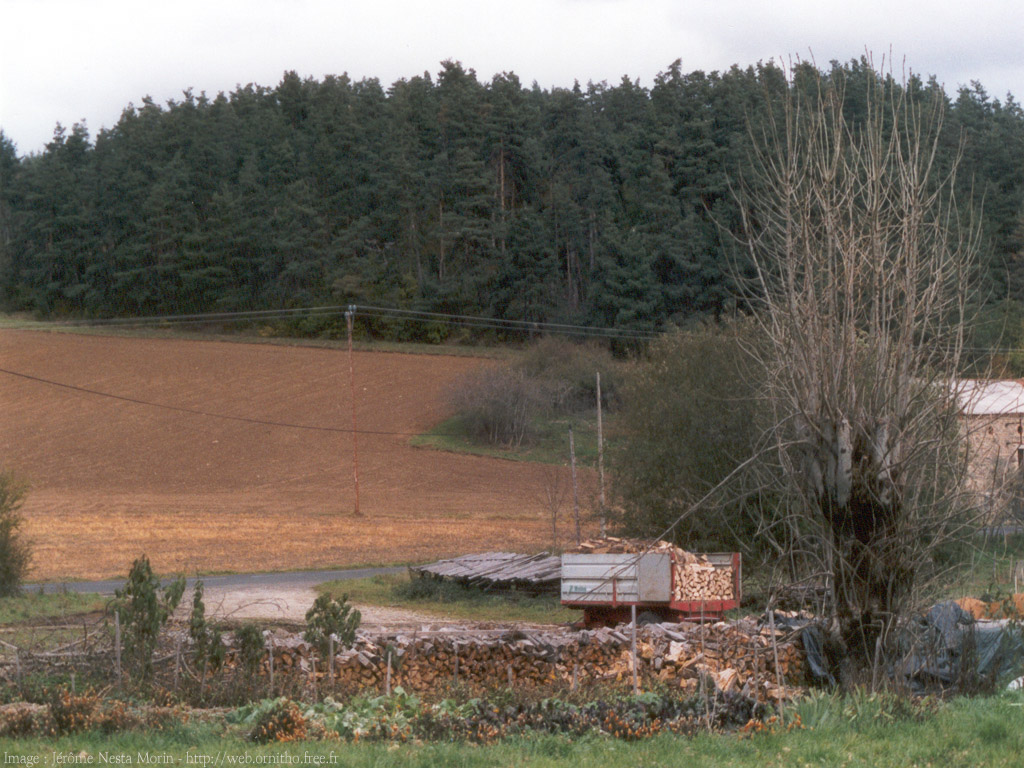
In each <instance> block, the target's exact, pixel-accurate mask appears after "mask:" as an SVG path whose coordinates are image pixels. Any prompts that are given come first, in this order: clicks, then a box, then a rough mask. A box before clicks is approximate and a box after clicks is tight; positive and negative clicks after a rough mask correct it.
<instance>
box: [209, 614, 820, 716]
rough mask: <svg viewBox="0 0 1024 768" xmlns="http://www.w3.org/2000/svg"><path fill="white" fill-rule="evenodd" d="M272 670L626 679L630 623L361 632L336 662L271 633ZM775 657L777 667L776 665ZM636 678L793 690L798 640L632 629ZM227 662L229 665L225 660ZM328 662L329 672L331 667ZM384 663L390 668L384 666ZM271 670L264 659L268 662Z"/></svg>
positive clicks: (346, 678)
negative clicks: (537, 628) (378, 633)
mask: <svg viewBox="0 0 1024 768" xmlns="http://www.w3.org/2000/svg"><path fill="white" fill-rule="evenodd" d="M268 640H269V644H270V647H271V648H272V652H273V657H274V669H275V672H276V673H277V674H288V673H298V674H303V675H307V676H311V677H312V676H315V679H317V680H318V681H323V682H330V675H331V674H332V673H333V676H334V683H335V684H337V685H339V686H341V687H344V688H348V689H352V690H378V691H382V690H383V689H384V688H385V685H386V682H385V681H386V680H388V679H390V683H391V685H393V686H397V685H401V686H402V687H403V688H405V689H406V690H409V691H415V692H427V691H431V690H436V689H437V687H438V686H440V685H444V684H447V683H466V684H469V685H475V686H480V687H481V688H493V687H496V686H506V685H508V686H524V685H545V684H550V683H554V682H558V681H562V682H564V683H569V684H573V683H575V684H578V685H586V684H588V683H608V684H615V683H619V684H623V685H631V684H632V679H633V654H632V651H631V630H630V628H629V627H628V626H620V627H618V628H616V629H611V628H600V629H596V630H593V631H581V632H573V631H568V630H565V631H560V630H551V631H543V632H530V633H524V632H509V631H486V630H470V629H458V628H456V629H450V630H444V631H436V632H425V633H422V634H409V635H387V636H372V637H371V636H368V635H363V634H360V635H359V636H358V638H357V640H356V643H355V646H354V647H353V648H351V649H347V650H345V651H342V652H340V653H338V654H337V655H336V656H335V659H334V663H333V665H331V664H329V662H328V661H325V660H322V659H318V658H316V657H315V652H314V650H313V649H312V647H311V646H310V645H309V644H307V643H305V642H304V641H303V640H302V639H301V637H300V636H298V635H281V634H275V635H274V636H272V637H270V638H268ZM776 658H777V659H778V663H777V664H776ZM636 659H637V675H638V678H639V680H640V682H641V685H649V684H651V683H652V682H654V681H660V682H661V683H663V684H669V685H676V686H679V687H682V688H684V689H694V690H695V689H697V688H698V686H701V685H704V686H707V685H715V686H717V687H718V688H720V689H722V690H726V691H732V690H742V691H745V692H746V693H747V694H748V695H752V696H756V697H758V698H761V699H766V698H784V697H787V696H789V695H791V694H792V693H793V692H794V691H795V690H796V687H797V686H799V685H801V684H802V683H803V682H804V680H805V675H806V664H805V658H804V654H803V650H802V648H801V647H800V645H799V640H798V639H797V638H796V637H791V636H789V635H788V634H786V633H784V632H782V631H775V632H774V634H773V630H771V629H769V628H767V627H759V626H758V625H757V623H756V622H754V621H752V620H743V621H737V622H719V623H717V624H711V625H703V626H702V625H699V624H688V623H684V624H653V625H648V626H642V627H640V628H639V629H638V631H637V654H636ZM229 663H230V661H229ZM332 667H333V669H332ZM389 668H390V670H389ZM263 669H264V673H269V659H268V660H267V661H266V662H264V665H263Z"/></svg>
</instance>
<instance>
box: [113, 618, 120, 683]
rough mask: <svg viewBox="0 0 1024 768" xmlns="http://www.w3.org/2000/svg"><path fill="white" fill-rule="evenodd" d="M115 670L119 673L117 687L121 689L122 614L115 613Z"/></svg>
mask: <svg viewBox="0 0 1024 768" xmlns="http://www.w3.org/2000/svg"><path fill="white" fill-rule="evenodd" d="M114 669H115V671H116V672H117V687H118V688H120V687H121V612H120V611H114Z"/></svg>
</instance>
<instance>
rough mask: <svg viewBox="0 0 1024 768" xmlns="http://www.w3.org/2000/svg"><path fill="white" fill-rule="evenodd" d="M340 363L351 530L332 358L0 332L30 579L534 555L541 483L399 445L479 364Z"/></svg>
mask: <svg viewBox="0 0 1024 768" xmlns="http://www.w3.org/2000/svg"><path fill="white" fill-rule="evenodd" d="M354 359H355V371H356V378H355V380H356V411H357V420H358V426H359V429H360V430H366V431H370V432H375V433H377V434H366V433H363V434H360V435H359V437H358V439H359V471H360V474H359V480H360V507H361V513H362V514H361V515H360V516H359V517H356V516H354V515H353V514H352V510H353V506H354V504H353V502H354V494H353V476H352V435H351V434H350V433H349V432H346V431H344V430H348V429H349V428H350V427H351V423H352V422H351V418H352V417H351V401H350V398H349V377H348V356H347V353H345V352H341V351H335V350H323V349H309V348H300V347H285V346H271V345H262V344H244V343H224V342H205V341H182V340H155V339H132V338H111V337H102V336H81V335H72V334H58V333H40V332H29V331H11V330H4V331H0V369H3V370H4V371H7V373H0V414H2V416H0V464H2V466H3V467H5V468H7V469H12V470H14V471H15V472H16V473H17V474H18V475H19V476H20V477H22V478H24V479H25V480H27V481H28V482H29V483H30V485H31V491H30V493H29V495H28V498H27V500H26V503H25V506H24V513H25V517H26V532H27V534H28V536H29V537H30V538H31V539H32V540H33V541H34V544H35V557H34V568H33V571H32V573H31V574H30V577H31V578H33V579H40V580H52V579H65V578H103V577H118V576H122V575H124V574H125V573H127V570H128V568H129V566H130V564H131V562H132V560H133V559H135V558H136V557H138V556H139V555H140V554H142V553H146V554H148V555H149V557H150V559H151V560H152V561H153V564H154V567H155V568H156V569H157V570H158V571H159V572H163V573H169V572H176V571H185V572H187V573H194V572H216V571H267V570H282V569H290V568H307V567H321V566H324V567H345V566H348V565H356V564H371V563H393V562H406V561H422V560H426V559H431V558H435V557H445V556H452V555H456V554H460V553H465V552H470V551H485V550H488V549H498V548H500V549H512V550H520V551H531V550H537V549H542V548H544V547H545V546H547V545H548V543H549V541H550V522H549V520H548V519H547V517H546V513H545V512H544V511H543V509H542V505H541V503H540V502H539V498H540V497H541V494H542V490H541V489H542V487H543V483H544V480H543V474H542V471H541V468H540V467H538V466H537V465H532V464H527V463H520V462H511V461H502V460H499V459H488V458H482V457H474V456H463V455H458V454H453V453H444V452H439V451H431V450H425V449H417V448H412V447H410V446H409V444H408V443H409V438H410V437H411V436H412V435H413V434H416V433H420V432H423V431H425V430H426V429H428V428H429V427H430V426H432V425H434V424H436V423H437V422H438V421H439V420H440V419H442V418H443V417H444V416H445V415H446V413H445V408H444V405H443V397H442V395H443V392H444V389H445V387H446V386H447V385H448V383H449V382H451V381H452V379H453V378H455V377H456V376H457V375H459V374H460V373H462V372H464V371H466V370H468V369H470V368H472V367H474V366H478V365H480V364H481V361H480V360H474V359H472V358H465V357H449V356H440V355H407V354H397V353H383V352H356V353H355V356H354ZM10 372H14V373H18V374H23V375H24V376H30V377H35V378H36V379H43V380H47V381H49V382H58V383H61V384H65V385H69V386H72V387H78V388H81V389H87V390H94V391H95V392H96V393H103V394H102V395H101V394H95V393H90V392H84V391H81V389H78V390H76V389H69V388H67V387H60V386H56V385H55V384H53V383H46V382H44V381H39V380H33V379H28V378H23V377H19V376H15V375H11V373H10ZM104 395H114V396H116V397H109V396H104ZM116 398H125V399H116ZM138 401H142V402H138ZM175 408H178V409H184V410H173V409H175ZM188 411H202V412H205V414H207V415H199V414H196V413H191V412H188ZM220 416H234V417H237V418H240V419H251V420H253V421H237V420H230V419H226V418H220ZM255 422H276V423H277V424H267V423H255ZM284 425H299V426H305V427H316V428H321V429H310V428H305V429H304V428H299V427H296V426H284ZM323 428H327V429H323ZM330 429H337V430H342V431H328V430H330ZM584 477H585V479H586V480H587V482H588V483H592V476H591V475H590V474H589V473H585V475H584ZM568 516H569V515H568V514H565V515H564V517H566V518H568ZM566 522H568V521H567V520H566ZM566 534H568V528H567V529H566Z"/></svg>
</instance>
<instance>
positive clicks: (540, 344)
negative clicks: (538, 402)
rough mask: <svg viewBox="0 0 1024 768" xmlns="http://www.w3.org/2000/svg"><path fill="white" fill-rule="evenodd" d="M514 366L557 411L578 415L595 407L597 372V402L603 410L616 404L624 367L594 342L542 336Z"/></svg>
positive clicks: (606, 349) (605, 348)
mask: <svg viewBox="0 0 1024 768" xmlns="http://www.w3.org/2000/svg"><path fill="white" fill-rule="evenodd" d="M515 367H516V368H517V369H519V370H521V371H522V372H523V373H524V374H525V375H526V376H527V377H529V378H530V379H531V380H533V381H535V382H537V383H538V384H539V385H540V386H541V387H542V389H543V392H544V395H545V398H546V399H547V400H548V402H549V404H550V405H551V406H552V407H553V408H555V409H556V410H557V411H559V412H562V413H579V412H581V411H591V410H593V409H594V408H595V404H596V402H597V376H596V374H597V373H600V374H601V402H602V403H603V405H605V406H606V407H607V406H610V405H613V404H614V403H615V402H616V400H617V395H618V391H619V387H620V386H621V383H622V381H621V380H622V372H623V370H624V368H625V365H624V364H623V363H622V362H620V361H617V360H616V359H615V358H614V357H613V356H612V353H611V352H610V351H609V350H608V348H607V347H605V346H603V345H602V344H599V343H597V342H594V341H588V342H584V343H582V344H580V343H578V342H574V341H570V340H569V339H565V338H558V337H555V336H545V337H544V338H542V339H540V340H539V341H537V342H536V343H535V344H531V345H530V346H529V347H527V348H526V350H524V352H523V354H522V356H521V357H520V358H519V360H518V361H517V362H516V364H515Z"/></svg>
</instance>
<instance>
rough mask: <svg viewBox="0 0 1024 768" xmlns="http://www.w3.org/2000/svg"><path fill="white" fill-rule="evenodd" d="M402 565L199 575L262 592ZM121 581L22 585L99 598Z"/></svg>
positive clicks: (212, 584) (208, 584)
mask: <svg viewBox="0 0 1024 768" xmlns="http://www.w3.org/2000/svg"><path fill="white" fill-rule="evenodd" d="M405 570H406V568H405V566H403V565H400V566H394V567H390V568H351V569H347V570H343V571H284V572H281V573H235V574H229V575H227V576H202V577H199V578H201V579H202V581H203V586H204V588H205V589H207V590H209V589H223V590H234V589H246V588H253V587H259V588H264V589H276V588H291V589H302V588H308V589H312V588H313V587H315V586H316V585H317V584H323V583H324V582H325V581H337V580H340V579H365V578H368V577H370V576H382V575H384V574H389V573H403V572H404V571H405ZM196 580H197V579H195V578H191V579H188V580H187V581H188V586H189V588H191V587H192V585H193V584H195V582H196ZM171 581H173V579H164V580H163V583H164V584H169V583H170V582H171ZM124 583H125V579H115V580H113V581H68V582H54V583H48V584H26V585H25V588H26V589H28V590H31V591H38V590H39V589H40V587H41V588H42V590H43V591H44V592H47V593H54V592H99V593H100V594H101V595H112V594H114V590H115V589H120V588H121V587H123V586H124Z"/></svg>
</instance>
